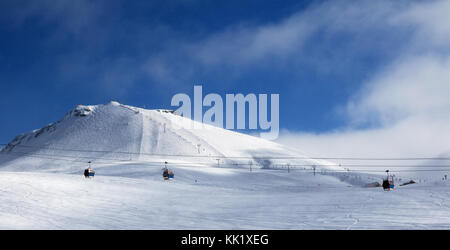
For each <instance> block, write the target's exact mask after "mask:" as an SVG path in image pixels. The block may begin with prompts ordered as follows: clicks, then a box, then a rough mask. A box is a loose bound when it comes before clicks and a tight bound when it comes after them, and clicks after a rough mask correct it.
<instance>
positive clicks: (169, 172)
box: [163, 168, 175, 180]
mask: <svg viewBox="0 0 450 250" xmlns="http://www.w3.org/2000/svg"><path fill="white" fill-rule="evenodd" d="M174 177H175V174H174V172H173V171H172V170H169V169H168V168H164V169H163V178H164V180H170V179H173V178H174Z"/></svg>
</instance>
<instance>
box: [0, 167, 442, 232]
mask: <svg viewBox="0 0 450 250" xmlns="http://www.w3.org/2000/svg"><path fill="white" fill-rule="evenodd" d="M175 171H176V173H177V175H178V176H176V179H175V181H169V182H166V181H164V180H162V178H160V175H159V173H158V175H157V176H156V175H155V176H153V177H148V178H125V177H112V176H103V175H98V176H97V177H95V178H94V179H87V180H86V179H84V178H83V177H81V175H71V174H49V173H29V172H27V173H17V172H14V173H11V172H1V173H0V193H1V195H0V228H1V229H340V230H347V229H449V228H450V212H449V210H450V209H449V205H450V202H449V199H448V197H449V195H450V193H449V192H450V191H449V190H450V189H449V186H448V185H443V184H442V185H431V186H423V185H417V186H414V185H411V186H405V187H402V188H399V189H397V190H396V191H392V192H384V191H382V190H381V188H379V189H369V188H361V187H353V186H349V185H348V184H345V183H342V182H337V181H336V180H335V179H334V178H332V177H325V176H321V177H318V178H312V177H311V176H310V175H308V176H305V175H304V174H302V173H290V174H287V173H286V172H281V171H278V170H257V171H256V172H252V173H250V172H245V171H243V170H240V169H233V170H220V171H216V172H214V173H201V172H198V171H196V170H193V169H192V170H182V169H175ZM194 176H195V178H196V179H197V182H195V181H192V179H193V177H194ZM184 177H190V178H186V179H185V178H184ZM316 177H317V176H316ZM324 183H326V184H324Z"/></svg>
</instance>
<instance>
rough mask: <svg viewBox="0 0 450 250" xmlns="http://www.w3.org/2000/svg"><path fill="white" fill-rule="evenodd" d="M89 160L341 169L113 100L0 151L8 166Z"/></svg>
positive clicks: (61, 166) (57, 167)
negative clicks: (186, 125)
mask: <svg viewBox="0 0 450 250" xmlns="http://www.w3.org/2000/svg"><path fill="white" fill-rule="evenodd" d="M184 124H190V125H193V126H192V127H183V125H184ZM89 161H91V162H92V163H93V164H96V163H97V164H106V163H113V162H148V163H149V164H150V163H153V164H161V163H163V162H165V161H168V162H170V163H172V164H188V165H192V164H193V165H199V166H208V167H210V166H211V167H215V166H219V167H237V168H238V167H242V168H249V166H250V165H252V167H254V168H279V167H281V166H287V165H288V164H289V165H291V166H297V167H300V168H308V169H310V168H312V167H313V166H316V168H317V170H320V169H323V168H326V169H340V168H337V167H335V166H333V163H330V162H326V161H321V160H313V159H308V158H307V157H305V156H304V155H303V154H302V153H300V152H297V151H295V150H292V149H289V148H287V147H285V146H282V145H279V144H277V143H274V142H271V141H267V140H264V139H261V138H258V137H253V136H250V135H246V134H241V133H237V132H233V131H229V130H225V129H222V128H218V127H214V126H210V125H206V124H199V123H197V122H194V121H192V120H189V119H187V118H184V117H181V116H179V115H177V114H175V113H174V112H172V111H170V110H146V109H141V108H136V107H132V106H127V105H123V104H120V103H118V102H114V101H112V102H110V103H108V104H104V105H95V106H83V105H79V106H77V107H76V108H75V109H73V110H71V111H70V112H68V113H67V114H66V115H65V116H64V117H63V118H62V119H61V120H60V121H58V122H55V123H52V124H49V125H47V126H45V127H44V128H41V129H39V130H34V131H31V132H29V133H26V134H22V135H19V136H17V137H16V138H15V139H14V140H13V141H11V142H10V143H9V144H8V146H6V147H5V148H3V150H2V151H1V153H0V167H3V168H7V169H11V170H52V171H62V172H65V171H69V172H71V171H75V170H76V169H79V168H80V165H83V166H85V165H86V164H87V162H89Z"/></svg>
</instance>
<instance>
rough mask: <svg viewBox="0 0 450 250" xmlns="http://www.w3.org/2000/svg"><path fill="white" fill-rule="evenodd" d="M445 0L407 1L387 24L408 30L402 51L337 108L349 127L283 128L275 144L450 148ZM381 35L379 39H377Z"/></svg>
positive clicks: (316, 149) (386, 151)
mask: <svg viewBox="0 0 450 250" xmlns="http://www.w3.org/2000/svg"><path fill="white" fill-rule="evenodd" d="M449 7H450V1H446V0H445V1H432V2H418V3H409V4H407V5H406V6H405V8H402V9H399V10H398V11H396V12H392V13H391V14H392V15H390V16H388V20H389V23H390V24H392V25H397V26H398V25H400V26H402V27H405V28H406V29H410V30H412V31H413V35H412V36H411V37H410V39H408V40H406V41H405V43H404V45H403V46H404V49H403V51H402V53H401V54H399V55H398V56H397V57H396V58H394V59H393V60H392V61H390V62H387V63H386V65H385V66H384V67H383V68H382V69H381V70H379V71H378V72H376V74H374V76H373V77H372V78H371V79H370V80H368V81H367V82H366V83H365V84H364V85H363V86H362V87H361V89H360V90H359V91H358V93H357V94H355V95H354V96H353V97H352V98H351V99H350V100H348V103H347V104H345V105H342V106H341V107H340V108H339V110H340V111H341V113H340V114H341V115H344V116H346V117H348V125H347V126H346V127H342V128H339V129H336V130H335V131H332V132H328V133H323V134H311V133H302V132H290V131H284V133H282V136H281V138H280V139H279V141H280V142H282V143H285V144H288V145H291V146H294V147H298V148H301V149H303V150H304V151H309V153H310V154H312V155H317V156H336V157H352V156H356V157H430V156H431V157H432V156H438V155H442V154H446V153H448V152H450V99H449V98H448V93H450V50H449V49H450V46H449V45H448V41H449V40H450V32H449V31H450V30H449V26H448V25H447V24H448V23H449V20H448V18H449V15H448V13H450V8H449ZM380 39H383V38H380Z"/></svg>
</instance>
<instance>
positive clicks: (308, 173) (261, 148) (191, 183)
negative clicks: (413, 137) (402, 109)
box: [0, 102, 450, 229]
mask: <svg viewBox="0 0 450 250" xmlns="http://www.w3.org/2000/svg"><path fill="white" fill-rule="evenodd" d="M184 123H192V124H194V126H199V125H200V124H196V123H195V122H193V121H190V120H187V119H185V118H183V117H181V116H178V115H176V114H174V113H173V112H171V111H168V110H145V109H140V108H136V107H131V106H126V105H122V104H120V103H117V102H110V103H108V104H105V105H96V106H83V105H79V106H78V107H76V108H75V109H73V110H71V111H70V112H68V113H67V114H66V115H65V116H64V117H63V118H62V119H61V120H60V121H58V122H56V123H52V124H49V125H48V126H46V127H44V128H42V129H39V130H35V131H31V132H29V133H26V134H23V135H19V136H18V137H16V138H15V139H13V141H11V142H10V143H9V144H8V146H6V147H4V148H3V149H2V151H1V152H0V229H449V228H450V209H449V194H450V188H449V184H448V182H446V181H438V182H436V181H434V182H431V181H430V182H423V183H419V184H414V185H408V186H403V187H398V188H396V190H395V191H391V192H384V191H383V190H382V189H381V188H365V187H364V186H365V185H366V184H367V183H371V182H374V181H378V182H380V181H381V179H382V178H381V177H380V176H378V175H373V174H364V173H353V172H352V173H349V172H342V170H343V169H342V168H340V167H337V165H336V164H335V163H332V162H327V161H323V160H316V159H308V158H307V157H306V156H305V155H304V154H303V153H301V152H298V151H296V150H292V149H290V148H287V147H285V146H282V145H279V144H276V143H274V142H270V141H266V140H263V139H260V138H256V137H252V136H249V135H244V134H240V133H236V132H232V131H228V130H224V129H221V128H216V127H212V126H209V125H205V126H199V128H196V129H190V128H184V127H182V126H180V125H182V124H184ZM89 161H90V162H92V163H91V164H92V166H93V168H94V169H95V171H96V176H95V178H93V179H85V178H84V177H83V176H82V173H83V170H84V169H85V168H86V167H87V166H88V162H89ZM165 162H167V166H168V167H169V168H170V169H172V170H173V171H174V172H175V179H174V180H171V181H164V180H163V178H162V176H161V173H162V171H161V170H162V168H163V167H164V166H165ZM288 164H289V165H290V166H292V167H291V168H290V169H288V168H287V165H288ZM294 166H296V167H294ZM313 166H315V167H316V171H315V172H314V171H312V167H313Z"/></svg>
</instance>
